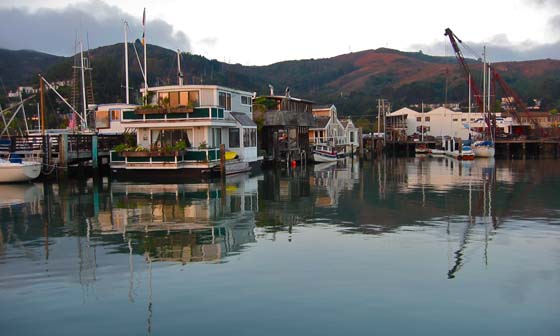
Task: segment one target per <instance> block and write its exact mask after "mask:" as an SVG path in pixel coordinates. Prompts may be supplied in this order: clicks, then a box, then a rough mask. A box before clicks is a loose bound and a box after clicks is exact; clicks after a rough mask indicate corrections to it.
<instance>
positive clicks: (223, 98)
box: [218, 91, 231, 111]
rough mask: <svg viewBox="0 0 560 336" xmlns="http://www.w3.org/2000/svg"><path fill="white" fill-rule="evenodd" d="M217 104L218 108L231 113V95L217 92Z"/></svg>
mask: <svg viewBox="0 0 560 336" xmlns="http://www.w3.org/2000/svg"><path fill="white" fill-rule="evenodd" d="M218 104H219V105H220V107H222V108H224V109H226V110H228V111H231V93H227V92H221V91H220V92H219V93H218Z"/></svg>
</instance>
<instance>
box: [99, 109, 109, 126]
mask: <svg viewBox="0 0 560 336" xmlns="http://www.w3.org/2000/svg"><path fill="white" fill-rule="evenodd" d="M95 125H96V126H97V128H108V127H109V126H110V125H109V111H97V112H95Z"/></svg>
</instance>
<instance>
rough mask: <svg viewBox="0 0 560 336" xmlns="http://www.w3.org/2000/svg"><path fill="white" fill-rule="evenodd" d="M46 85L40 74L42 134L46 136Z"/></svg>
mask: <svg viewBox="0 0 560 336" xmlns="http://www.w3.org/2000/svg"><path fill="white" fill-rule="evenodd" d="M44 91H45V86H44V84H43V77H41V76H39V95H40V99H39V104H40V107H39V111H41V135H42V136H45V94H44Z"/></svg>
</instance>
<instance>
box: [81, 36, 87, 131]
mask: <svg viewBox="0 0 560 336" xmlns="http://www.w3.org/2000/svg"><path fill="white" fill-rule="evenodd" d="M80 70H81V73H82V102H83V104H84V109H83V119H82V128H84V129H85V128H87V122H86V120H87V102H86V74H85V69H84V44H83V42H82V41H80Z"/></svg>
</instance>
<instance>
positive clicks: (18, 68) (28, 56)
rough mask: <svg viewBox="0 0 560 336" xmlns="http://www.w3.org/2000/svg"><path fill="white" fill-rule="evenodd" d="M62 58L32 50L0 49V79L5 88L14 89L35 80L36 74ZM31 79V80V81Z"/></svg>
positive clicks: (62, 58)
mask: <svg viewBox="0 0 560 336" xmlns="http://www.w3.org/2000/svg"><path fill="white" fill-rule="evenodd" d="M63 60H64V57H60V56H54V55H50V54H45V53H41V52H37V51H33V50H8V49H0V79H1V80H2V83H1V84H3V85H4V86H6V87H15V86H18V85H21V84H25V83H28V82H30V81H32V80H35V78H36V75H37V74H38V73H42V72H44V71H46V70H47V69H48V68H50V67H51V66H53V65H54V64H57V63H60V62H62V61H63ZM32 78H33V79H32Z"/></svg>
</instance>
